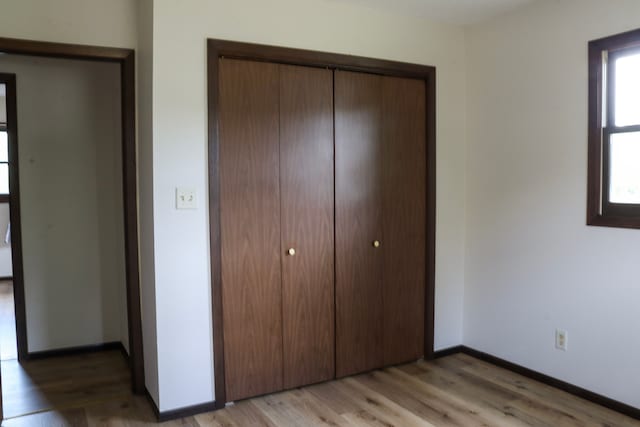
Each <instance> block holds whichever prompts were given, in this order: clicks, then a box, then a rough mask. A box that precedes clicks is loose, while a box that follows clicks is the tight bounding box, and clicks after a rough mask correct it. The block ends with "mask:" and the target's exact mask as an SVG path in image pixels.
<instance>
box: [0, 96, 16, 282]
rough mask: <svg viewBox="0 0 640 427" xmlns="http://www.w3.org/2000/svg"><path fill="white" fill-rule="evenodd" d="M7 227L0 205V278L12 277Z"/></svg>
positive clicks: (5, 205)
mask: <svg viewBox="0 0 640 427" xmlns="http://www.w3.org/2000/svg"><path fill="white" fill-rule="evenodd" d="M0 102H1V99H0ZM8 226H9V204H8V203H0V277H12V276H13V267H12V265H11V244H10V243H6V242H5V238H6V232H7V227H8Z"/></svg>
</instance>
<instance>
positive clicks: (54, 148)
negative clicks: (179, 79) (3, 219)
mask: <svg viewBox="0 0 640 427" xmlns="http://www.w3.org/2000/svg"><path fill="white" fill-rule="evenodd" d="M0 71H1V72H5V73H15V74H16V81H17V101H18V138H19V155H20V198H21V200H20V201H21V221H22V227H21V229H22V245H23V248H22V254H23V266H24V286H25V299H26V309H27V337H28V350H29V351H42V350H49V349H59V348H65V347H73V346H82V345H90V344H98V343H104V342H111V341H122V342H123V343H125V345H126V344H127V341H128V338H127V336H126V327H124V328H123V325H126V309H125V307H126V306H125V304H124V303H125V302H126V298H125V297H124V293H125V272H124V249H123V248H124V220H123V218H124V216H123V206H122V204H123V203H122V178H121V176H122V160H121V156H122V155H121V149H120V145H121V126H120V115H121V113H120V74H119V73H120V70H119V67H118V65H117V64H109V63H102V62H85V61H71V60H61V59H47V58H34V57H27V56H14V55H1V56H0ZM14 226H15V225H14Z"/></svg>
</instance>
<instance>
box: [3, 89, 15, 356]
mask: <svg viewBox="0 0 640 427" xmlns="http://www.w3.org/2000/svg"><path fill="white" fill-rule="evenodd" d="M6 96H7V85H6V84H5V83H0V361H5V360H15V359H17V358H18V346H17V343H16V328H15V325H16V320H15V310H14V297H13V270H12V264H11V220H10V218H9V213H10V210H9V133H8V129H7V106H6Z"/></svg>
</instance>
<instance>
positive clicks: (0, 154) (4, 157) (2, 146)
mask: <svg viewBox="0 0 640 427" xmlns="http://www.w3.org/2000/svg"><path fill="white" fill-rule="evenodd" d="M8 142H9V140H8V135H7V132H5V131H0V162H8V161H9V150H8V147H9V144H8Z"/></svg>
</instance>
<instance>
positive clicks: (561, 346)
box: [556, 329, 568, 351]
mask: <svg viewBox="0 0 640 427" xmlns="http://www.w3.org/2000/svg"><path fill="white" fill-rule="evenodd" d="M567 340H568V336H567V331H564V330H562V329H556V348H557V349H558V350H562V351H567Z"/></svg>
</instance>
